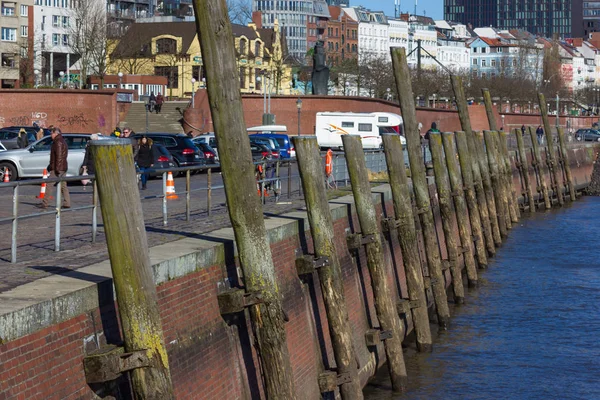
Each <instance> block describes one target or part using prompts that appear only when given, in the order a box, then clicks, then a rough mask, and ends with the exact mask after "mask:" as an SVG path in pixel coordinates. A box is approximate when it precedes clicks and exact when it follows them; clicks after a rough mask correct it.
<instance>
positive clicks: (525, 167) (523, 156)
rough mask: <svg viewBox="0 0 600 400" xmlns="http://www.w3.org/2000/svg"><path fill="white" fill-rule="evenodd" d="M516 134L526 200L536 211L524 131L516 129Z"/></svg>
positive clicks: (530, 210)
mask: <svg viewBox="0 0 600 400" xmlns="http://www.w3.org/2000/svg"><path fill="white" fill-rule="evenodd" d="M514 132H515V136H516V137H517V148H518V151H519V153H518V154H519V164H518V168H519V170H521V176H522V177H523V183H524V184H525V194H526V195H527V199H526V201H527V202H528V203H529V212H532V213H533V212H535V199H534V198H533V190H532V188H531V180H530V177H529V162H528V161H527V153H526V152H525V143H524V142H523V133H522V132H521V130H520V129H515V130H514Z"/></svg>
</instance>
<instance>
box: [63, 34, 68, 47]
mask: <svg viewBox="0 0 600 400" xmlns="http://www.w3.org/2000/svg"><path fill="white" fill-rule="evenodd" d="M62 44H63V46H68V45H69V35H62Z"/></svg>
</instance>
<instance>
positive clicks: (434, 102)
mask: <svg viewBox="0 0 600 400" xmlns="http://www.w3.org/2000/svg"><path fill="white" fill-rule="evenodd" d="M435 96H436V94H435V93H434V94H433V108H435Z"/></svg>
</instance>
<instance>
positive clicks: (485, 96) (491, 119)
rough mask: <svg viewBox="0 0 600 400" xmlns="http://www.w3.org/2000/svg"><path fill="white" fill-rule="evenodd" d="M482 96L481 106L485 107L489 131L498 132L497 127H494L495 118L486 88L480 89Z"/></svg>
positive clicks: (490, 98)
mask: <svg viewBox="0 0 600 400" xmlns="http://www.w3.org/2000/svg"><path fill="white" fill-rule="evenodd" d="M481 94H482V95H483V104H484V105H485V115H486V116H487V119H488V124H489V125H490V131H494V132H498V125H496V117H494V109H493V107H492V96H491V95H490V91H489V90H488V89H486V88H482V89H481Z"/></svg>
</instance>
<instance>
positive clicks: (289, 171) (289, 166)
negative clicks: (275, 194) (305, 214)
mask: <svg viewBox="0 0 600 400" xmlns="http://www.w3.org/2000/svg"><path fill="white" fill-rule="evenodd" d="M287 197H288V199H290V198H292V162H291V161H288V164H287Z"/></svg>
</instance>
